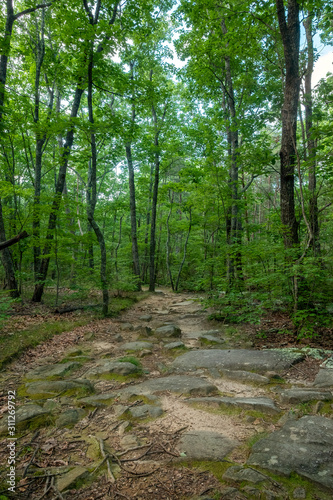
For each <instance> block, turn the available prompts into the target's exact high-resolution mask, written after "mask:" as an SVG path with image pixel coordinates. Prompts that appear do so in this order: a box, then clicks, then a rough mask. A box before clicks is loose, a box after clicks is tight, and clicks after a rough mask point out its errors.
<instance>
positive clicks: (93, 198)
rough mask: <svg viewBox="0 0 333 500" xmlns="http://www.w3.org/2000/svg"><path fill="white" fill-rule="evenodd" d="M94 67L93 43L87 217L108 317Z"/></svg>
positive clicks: (89, 99) (89, 92) (89, 72)
mask: <svg viewBox="0 0 333 500" xmlns="http://www.w3.org/2000/svg"><path fill="white" fill-rule="evenodd" d="M93 66H94V48H93V42H92V44H91V51H90V59H89V65H88V112H89V122H90V126H91V132H90V145H91V161H90V162H89V167H90V168H89V173H88V189H87V216H88V221H89V223H90V225H91V227H92V228H93V230H94V233H95V235H96V238H97V241H98V244H99V248H100V252H101V267H100V277H101V285H102V295H103V314H104V315H107V314H108V310H109V290H108V280H107V275H106V246H105V239H104V234H103V232H102V231H101V229H100V227H99V225H98V224H97V222H96V221H95V218H94V213H95V207H96V203H97V184H96V176H97V149H96V136H95V130H94V112H93V102H92V98H93V90H92V89H93Z"/></svg>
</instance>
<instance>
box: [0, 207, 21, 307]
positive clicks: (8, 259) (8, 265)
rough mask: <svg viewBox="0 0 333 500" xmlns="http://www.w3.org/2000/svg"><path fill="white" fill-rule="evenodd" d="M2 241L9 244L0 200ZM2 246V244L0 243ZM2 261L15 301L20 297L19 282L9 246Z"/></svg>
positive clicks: (4, 249)
mask: <svg viewBox="0 0 333 500" xmlns="http://www.w3.org/2000/svg"><path fill="white" fill-rule="evenodd" d="M0 241H1V242H3V243H2V245H3V244H4V243H8V240H7V242H6V233H5V225H4V222H3V215H2V204H1V200H0ZM0 245H1V243H0ZM1 261H2V265H3V267H4V269H5V274H6V282H7V287H8V289H9V290H10V296H11V297H12V298H14V299H16V298H17V297H19V296H20V294H19V291H18V287H17V281H16V277H15V270H14V264H13V258H12V253H11V251H10V249H9V248H8V247H7V246H4V247H3V250H2V252H1Z"/></svg>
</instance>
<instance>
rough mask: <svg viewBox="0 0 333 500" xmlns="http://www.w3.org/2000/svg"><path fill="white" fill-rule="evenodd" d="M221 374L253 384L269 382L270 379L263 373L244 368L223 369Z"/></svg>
mask: <svg viewBox="0 0 333 500" xmlns="http://www.w3.org/2000/svg"><path fill="white" fill-rule="evenodd" d="M223 375H224V376H225V377H227V378H230V379H231V380H245V381H246V382H253V383H255V384H263V385H264V384H269V382H270V380H269V378H268V377H264V375H259V374H258V373H252V372H247V371H244V370H223Z"/></svg>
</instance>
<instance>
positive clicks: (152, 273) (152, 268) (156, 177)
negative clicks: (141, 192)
mask: <svg viewBox="0 0 333 500" xmlns="http://www.w3.org/2000/svg"><path fill="white" fill-rule="evenodd" d="M152 109H153V118H154V123H155V138H154V146H155V148H156V149H155V172H154V187H153V198H152V205H151V224H150V247H149V291H150V292H154V291H155V249H156V239H155V238H156V213H157V198H158V184H159V181H160V153H159V142H158V136H159V130H157V116H156V112H155V108H154V105H153V106H152Z"/></svg>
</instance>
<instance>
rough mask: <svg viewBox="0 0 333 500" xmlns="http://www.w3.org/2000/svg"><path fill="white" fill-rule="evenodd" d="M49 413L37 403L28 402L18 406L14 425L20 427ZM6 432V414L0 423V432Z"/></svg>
mask: <svg viewBox="0 0 333 500" xmlns="http://www.w3.org/2000/svg"><path fill="white" fill-rule="evenodd" d="M48 414H49V411H48V410H45V409H44V408H42V407H41V406H39V405H35V404H28V405H24V406H19V407H18V408H17V410H16V412H15V425H16V426H17V427H18V428H20V427H24V425H25V424H28V423H29V422H32V421H33V420H36V419H37V418H40V417H45V416H46V415H48ZM10 425H12V424H10ZM4 433H6V434H7V433H8V416H6V417H5V418H4V419H3V420H2V421H1V425H0V434H4Z"/></svg>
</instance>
